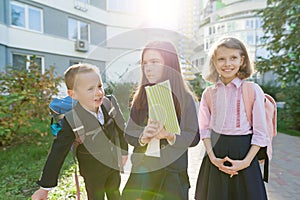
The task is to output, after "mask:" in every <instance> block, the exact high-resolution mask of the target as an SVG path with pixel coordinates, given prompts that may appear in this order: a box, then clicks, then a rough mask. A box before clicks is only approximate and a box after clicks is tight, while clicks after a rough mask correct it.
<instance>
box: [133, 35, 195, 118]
mask: <svg viewBox="0 0 300 200" xmlns="http://www.w3.org/2000/svg"><path fill="white" fill-rule="evenodd" d="M147 50H155V51H158V52H159V53H160V55H161V56H162V58H163V60H164V70H163V75H162V81H165V80H169V81H170V85H171V89H172V95H173V101H174V105H175V109H176V113H177V118H178V120H179V121H180V117H181V111H180V110H181V108H183V103H184V100H185V98H186V96H187V95H188V93H189V94H192V92H191V90H190V89H189V88H188V86H187V84H186V83H185V81H184V79H183V76H182V72H181V67H180V62H179V58H178V54H177V51H176V48H175V47H174V45H173V44H172V43H171V42H167V41H153V42H150V43H148V44H147V45H146V46H145V48H144V49H143V52H142V60H141V61H142V62H141V63H143V58H144V54H145V52H146V51H147ZM141 70H142V77H141V81H140V86H139V88H138V89H137V91H136V92H135V95H134V97H133V106H135V107H136V109H137V110H143V109H146V108H147V106H148V105H147V97H146V91H145V87H146V86H148V85H151V84H150V83H149V81H148V80H147V78H146V76H145V73H144V66H143V64H141Z"/></svg>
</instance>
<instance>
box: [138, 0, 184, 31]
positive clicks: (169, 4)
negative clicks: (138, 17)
mask: <svg viewBox="0 0 300 200" xmlns="http://www.w3.org/2000/svg"><path fill="white" fill-rule="evenodd" d="M182 1H183V0H144V1H143V3H142V5H141V10H140V11H141V12H142V14H143V15H144V16H145V17H146V21H147V25H149V26H155V27H160V28H171V29H176V28H177V26H178V24H177V23H178V19H179V17H180V2H182Z"/></svg>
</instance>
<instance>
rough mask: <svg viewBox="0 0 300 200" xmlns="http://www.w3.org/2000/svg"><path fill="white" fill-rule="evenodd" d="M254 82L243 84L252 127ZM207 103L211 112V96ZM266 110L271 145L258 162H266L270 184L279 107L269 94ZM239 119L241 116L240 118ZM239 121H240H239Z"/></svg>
mask: <svg viewBox="0 0 300 200" xmlns="http://www.w3.org/2000/svg"><path fill="white" fill-rule="evenodd" d="M254 84H255V83H253V82H248V81H244V82H243V84H242V97H243V101H244V105H245V111H246V115H247V119H248V121H249V122H250V124H251V126H252V110H253V104H254V98H255V91H254ZM212 90H213V87H209V88H208V91H207V92H208V94H211V92H212ZM206 102H207V106H208V108H209V110H211V95H206ZM265 110H266V122H267V128H268V133H269V137H270V143H269V145H268V146H267V147H263V148H260V150H259V152H258V153H257V157H258V160H259V161H260V162H261V163H262V162H264V164H265V165H264V181H265V182H268V171H269V170H268V168H269V160H271V159H272V139H273V137H274V136H276V135H277V107H276V102H275V100H274V99H273V98H272V97H271V96H270V95H268V94H265ZM238 117H239V116H238ZM237 120H238V121H239V120H240V119H237Z"/></svg>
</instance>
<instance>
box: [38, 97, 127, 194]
mask: <svg viewBox="0 0 300 200" xmlns="http://www.w3.org/2000/svg"><path fill="white" fill-rule="evenodd" d="M105 98H106V97H105ZM112 102H113V104H114V107H115V108H116V111H117V115H116V117H115V118H114V119H115V121H116V124H115V123H110V124H106V123H107V122H108V121H109V116H108V114H107V111H106V109H105V108H104V106H103V105H101V108H99V113H98V115H97V116H95V115H94V114H93V113H91V112H89V111H87V110H86V109H84V108H83V107H82V106H81V105H80V103H77V105H76V106H75V107H74V108H73V109H74V110H75V112H76V113H77V115H78V116H79V119H80V120H81V123H82V125H83V126H84V129H85V132H90V131H93V130H96V129H98V131H96V132H95V133H94V134H92V135H88V136H85V139H84V142H83V143H82V144H79V145H78V147H77V151H76V157H77V159H78V164H79V171H80V174H81V175H82V176H83V178H84V182H85V187H86V190H87V195H88V199H89V200H102V199H104V193H106V195H107V197H108V199H110V200H116V199H120V192H119V185H120V180H121V179H120V173H119V169H118V158H117V153H116V152H117V149H116V148H117V147H116V145H115V137H116V134H117V135H118V137H119V138H120V145H121V148H122V149H123V151H122V154H124V155H125V154H127V150H128V149H127V148H128V145H127V143H126V141H125V139H124V126H125V121H124V118H123V115H122V114H121V112H120V109H119V107H118V104H116V103H115V102H114V101H112ZM104 126H105V129H104ZM113 126H115V127H113ZM114 128H115V129H114ZM74 140H75V135H74V133H73V131H72V128H71V126H70V125H69V123H68V122H67V121H66V119H63V122H62V129H61V130H60V131H59V133H58V135H57V138H56V139H55V140H54V142H53V144H52V148H51V151H50V153H49V155H48V158H47V161H46V164H45V166H44V169H43V173H42V176H41V178H40V180H39V181H38V182H37V183H38V184H39V185H40V186H41V187H45V188H51V187H55V186H56V185H57V180H58V176H59V172H60V169H61V167H62V165H63V162H64V160H65V158H66V156H67V154H68V153H69V151H70V149H71V147H72V144H73V142H74Z"/></svg>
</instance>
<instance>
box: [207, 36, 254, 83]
mask: <svg viewBox="0 0 300 200" xmlns="http://www.w3.org/2000/svg"><path fill="white" fill-rule="evenodd" d="M219 47H226V48H229V49H238V50H240V54H241V56H244V63H243V65H242V66H241V67H240V69H239V71H238V73H237V77H239V78H240V79H246V78H248V77H250V76H251V75H252V73H253V71H254V67H253V63H252V62H251V61H250V59H249V55H248V51H247V48H246V46H245V45H244V43H243V42H242V41H240V40H239V39H237V38H234V37H224V38H221V39H220V40H219V41H217V42H216V43H215V44H214V46H213V47H212V48H211V50H210V52H209V60H208V64H207V65H208V67H207V68H206V70H204V71H203V74H202V75H203V78H204V80H206V81H208V82H211V83H216V82H217V81H218V80H219V74H218V72H217V69H216V66H215V64H214V63H215V62H214V59H215V57H216V51H217V49H218V48H219Z"/></svg>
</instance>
